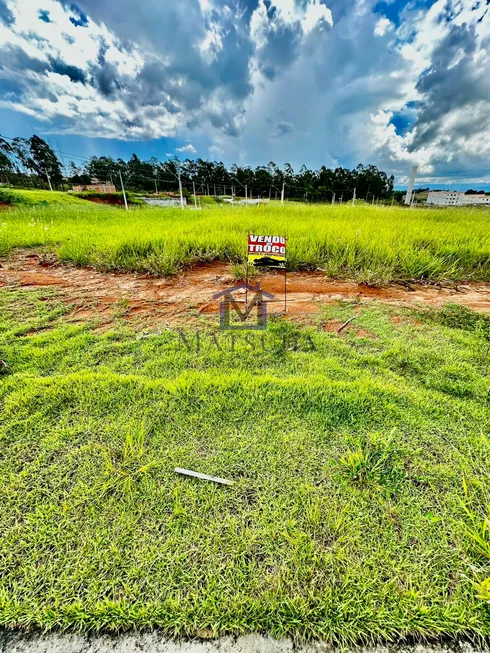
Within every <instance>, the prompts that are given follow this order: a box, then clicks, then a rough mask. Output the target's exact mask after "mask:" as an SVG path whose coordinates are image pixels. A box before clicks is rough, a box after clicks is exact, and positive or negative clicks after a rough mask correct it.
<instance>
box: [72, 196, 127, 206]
mask: <svg viewBox="0 0 490 653" xmlns="http://www.w3.org/2000/svg"><path fill="white" fill-rule="evenodd" d="M81 199H83V200H87V201H88V202H93V203H94V204H109V205H110V206H124V202H123V200H122V199H120V198H119V197H117V196H115V197H82V198H81Z"/></svg>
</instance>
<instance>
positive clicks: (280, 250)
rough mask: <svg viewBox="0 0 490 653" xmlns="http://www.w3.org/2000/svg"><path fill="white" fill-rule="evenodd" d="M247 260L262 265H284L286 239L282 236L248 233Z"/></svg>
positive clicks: (277, 266)
mask: <svg viewBox="0 0 490 653" xmlns="http://www.w3.org/2000/svg"><path fill="white" fill-rule="evenodd" d="M248 262H249V263H251V264H252V265H258V266H259V265H262V266H264V267H273V268H284V267H286V239H285V238H284V237H283V236H254V235H253V234H249V235H248Z"/></svg>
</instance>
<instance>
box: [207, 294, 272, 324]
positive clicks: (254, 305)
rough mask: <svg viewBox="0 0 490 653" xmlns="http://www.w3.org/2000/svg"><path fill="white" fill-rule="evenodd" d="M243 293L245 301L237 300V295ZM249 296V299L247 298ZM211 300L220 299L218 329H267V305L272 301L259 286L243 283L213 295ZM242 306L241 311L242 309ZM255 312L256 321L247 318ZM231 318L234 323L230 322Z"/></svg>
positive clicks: (269, 295)
mask: <svg viewBox="0 0 490 653" xmlns="http://www.w3.org/2000/svg"><path fill="white" fill-rule="evenodd" d="M243 291H245V297H246V299H245V301H243V300H241V299H237V293H240V292H243ZM250 295H251V299H250V300H248V297H249V296H250ZM213 299H221V302H220V307H219V321H220V328H221V329H224V330H242V331H243V330H254V331H256V330H259V329H265V328H266V327H267V304H268V302H270V301H272V300H273V299H274V295H271V294H270V293H268V292H265V290H262V289H261V288H260V284H258V283H257V284H256V285H250V284H246V283H244V282H241V283H239V284H237V285H236V286H232V287H231V288H226V290H222V291H221V292H218V293H216V294H215V295H213ZM243 306H244V308H243V310H242V307H243ZM254 311H255V315H256V320H255V321H254V322H250V321H248V322H247V320H249V318H250V317H251V316H253V312H254ZM233 316H234V317H235V321H232V318H233Z"/></svg>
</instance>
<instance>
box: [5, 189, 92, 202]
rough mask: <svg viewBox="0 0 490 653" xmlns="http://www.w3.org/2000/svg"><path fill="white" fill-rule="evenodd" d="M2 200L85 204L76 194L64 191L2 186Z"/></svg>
mask: <svg viewBox="0 0 490 653" xmlns="http://www.w3.org/2000/svg"><path fill="white" fill-rule="evenodd" d="M0 202H5V203H6V204H12V205H14V206H20V205H23V206H43V205H46V204H49V205H53V204H62V205H64V206H66V205H73V204H84V202H83V201H82V200H81V199H80V198H78V197H76V196H75V195H72V194H69V193H64V192H62V191H56V190H55V191H46V190H27V189H20V188H19V189H18V188H8V189H7V188H0Z"/></svg>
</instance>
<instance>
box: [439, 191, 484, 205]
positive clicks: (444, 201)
mask: <svg viewBox="0 0 490 653" xmlns="http://www.w3.org/2000/svg"><path fill="white" fill-rule="evenodd" d="M427 204H434V205H435V206H469V205H472V204H485V205H487V206H490V195H482V194H479V193H478V194H477V193H472V194H471V195H465V193H461V192H459V191H456V190H431V191H429V194H428V196H427Z"/></svg>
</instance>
